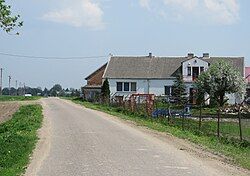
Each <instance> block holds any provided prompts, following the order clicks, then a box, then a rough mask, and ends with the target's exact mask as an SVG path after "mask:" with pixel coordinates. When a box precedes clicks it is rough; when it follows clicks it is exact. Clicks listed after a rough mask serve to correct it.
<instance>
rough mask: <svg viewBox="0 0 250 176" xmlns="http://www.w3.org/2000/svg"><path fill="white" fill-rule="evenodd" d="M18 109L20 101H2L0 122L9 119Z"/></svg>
mask: <svg viewBox="0 0 250 176" xmlns="http://www.w3.org/2000/svg"><path fill="white" fill-rule="evenodd" d="M18 109H19V104H18V103H12V102H0V124H1V123H3V122H5V121H6V120H9V119H10V118H11V116H12V115H13V114H14V113H15V112H16V111H17V110H18Z"/></svg>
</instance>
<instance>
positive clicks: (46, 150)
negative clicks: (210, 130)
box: [26, 98, 249, 176]
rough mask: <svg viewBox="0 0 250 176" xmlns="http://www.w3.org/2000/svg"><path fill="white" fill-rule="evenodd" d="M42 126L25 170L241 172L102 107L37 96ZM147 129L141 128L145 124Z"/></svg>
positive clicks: (212, 175)
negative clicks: (194, 152)
mask: <svg viewBox="0 0 250 176" xmlns="http://www.w3.org/2000/svg"><path fill="white" fill-rule="evenodd" d="M42 102H43V103H42V104H43V106H44V114H45V126H44V127H43V128H42V130H41V135H42V140H41V141H40V142H39V144H38V148H37V150H36V151H35V154H34V158H33V161H32V163H31V165H30V167H29V168H28V170H27V173H26V175H32V176H33V175H39V176H44V175H46V176H57V175H60V176H66V175H67V176H71V175H75V176H80V175H88V176H104V175H113V176H128V175H129V176H130V175H131V176H229V175H237V176H239V175H247V174H249V173H246V172H243V171H242V170H238V169H236V168H235V167H232V166H230V165H227V164H225V163H223V162H221V161H218V160H216V159H213V158H209V157H207V158H204V157H203V156H198V155H195V154H192V153H190V152H187V151H186V150H182V149H180V148H178V147H176V144H174V143H175V141H174V140H172V139H171V138H168V139H164V140H161V139H160V137H157V134H153V133H150V132H145V130H142V129H140V128H138V127H136V126H135V125H134V126H133V125H129V124H127V123H124V122H122V121H120V120H117V119H116V118H114V117H111V116H109V115H106V114H104V113H101V112H98V111H94V110H89V109H86V108H83V107H81V106H79V105H75V104H73V103H71V102H68V101H66V100H60V99H57V98H47V99H43V100H42ZM146 131H147V130H146Z"/></svg>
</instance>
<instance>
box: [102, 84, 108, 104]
mask: <svg viewBox="0 0 250 176" xmlns="http://www.w3.org/2000/svg"><path fill="white" fill-rule="evenodd" d="M101 96H102V101H103V102H105V103H107V102H109V98H110V90H109V81H108V79H105V81H104V82H103V85H102V88H101Z"/></svg>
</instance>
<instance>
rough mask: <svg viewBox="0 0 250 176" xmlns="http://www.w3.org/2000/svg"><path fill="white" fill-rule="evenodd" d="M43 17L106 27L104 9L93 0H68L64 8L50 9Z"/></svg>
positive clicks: (72, 24) (78, 24)
mask: <svg viewBox="0 0 250 176" xmlns="http://www.w3.org/2000/svg"><path fill="white" fill-rule="evenodd" d="M42 18H43V19H45V20H48V21H52V22H58V23H65V24H68V25H71V26H75V27H82V26H84V27H88V28H90V29H95V30H97V29H103V28H104V22H103V10H102V9H101V7H100V5H99V4H98V3H95V2H93V1H92V0H77V1H74V2H72V1H70V0H67V1H66V3H65V6H64V7H63V8H61V9H56V10H52V11H49V12H47V13H46V14H44V15H43V17H42Z"/></svg>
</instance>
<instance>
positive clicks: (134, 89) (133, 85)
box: [131, 82, 136, 92]
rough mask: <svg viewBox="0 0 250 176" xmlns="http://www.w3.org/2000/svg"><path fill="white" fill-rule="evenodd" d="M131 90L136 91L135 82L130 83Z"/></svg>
mask: <svg viewBox="0 0 250 176" xmlns="http://www.w3.org/2000/svg"><path fill="white" fill-rule="evenodd" d="M131 91H132V92H135V91H136V82H132V83H131Z"/></svg>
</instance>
